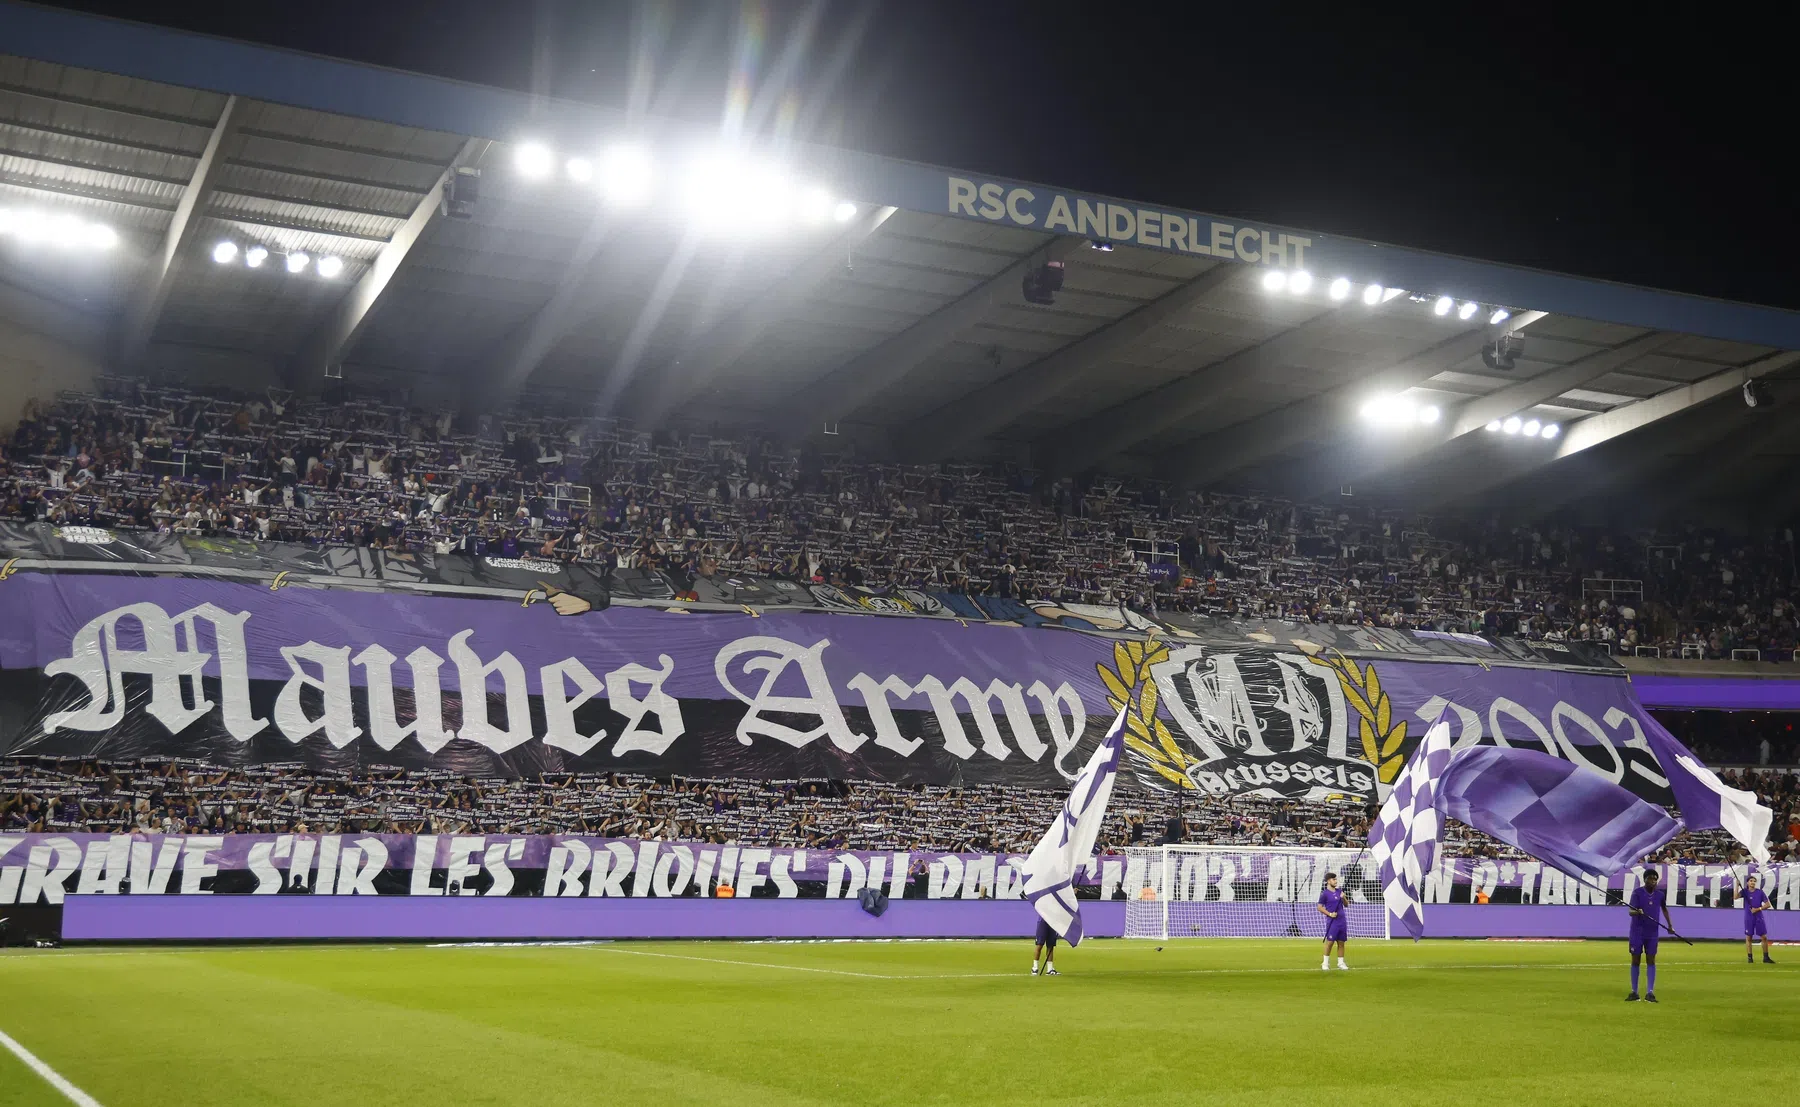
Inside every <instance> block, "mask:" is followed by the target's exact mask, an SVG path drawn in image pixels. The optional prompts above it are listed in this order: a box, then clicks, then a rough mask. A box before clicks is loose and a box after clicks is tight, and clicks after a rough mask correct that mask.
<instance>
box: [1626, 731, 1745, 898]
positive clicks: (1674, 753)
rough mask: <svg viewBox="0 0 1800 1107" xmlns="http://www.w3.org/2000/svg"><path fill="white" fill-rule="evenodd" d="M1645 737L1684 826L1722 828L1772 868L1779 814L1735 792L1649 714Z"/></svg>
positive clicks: (1742, 791) (1735, 789)
mask: <svg viewBox="0 0 1800 1107" xmlns="http://www.w3.org/2000/svg"><path fill="white" fill-rule="evenodd" d="M1644 738H1645V739H1646V740H1647V741H1648V742H1649V743H1650V751H1651V752H1652V753H1654V754H1656V761H1657V764H1659V765H1661V766H1662V771H1663V775H1664V776H1667V777H1668V778H1669V791H1671V792H1674V793H1675V802H1676V804H1677V805H1678V806H1679V807H1680V808H1681V823H1682V825H1683V826H1685V827H1687V828H1688V829H1689V830H1711V829H1713V828H1714V827H1723V828H1724V830H1725V832H1726V833H1728V834H1730V835H1731V836H1732V837H1733V838H1736V839H1737V840H1738V841H1739V842H1740V843H1742V844H1743V846H1744V848H1745V849H1747V850H1749V851H1750V855H1751V856H1752V857H1754V858H1756V859H1757V860H1758V861H1760V862H1762V863H1763V864H1765V865H1766V864H1768V863H1769V824H1770V822H1772V821H1773V820H1774V818H1775V813H1774V812H1773V811H1770V810H1769V809H1768V808H1767V807H1764V806H1763V805H1762V804H1760V803H1758V802H1757V800H1756V794H1755V793H1754V792H1746V791H1744V790H1742V789H1740V788H1733V787H1731V786H1730V785H1728V784H1726V783H1725V782H1724V781H1722V780H1720V779H1719V774H1717V773H1715V772H1713V771H1712V770H1711V769H1709V768H1707V767H1706V766H1705V765H1702V764H1701V763H1700V759H1699V758H1698V757H1695V756H1694V753H1693V751H1692V750H1690V749H1688V748H1687V747H1686V746H1684V745H1682V744H1681V742H1680V741H1679V740H1678V739H1677V738H1676V737H1675V736H1674V735H1673V734H1670V733H1669V732H1668V731H1666V730H1664V729H1663V726H1662V724H1661V723H1659V722H1657V721H1656V720H1655V719H1654V718H1651V717H1649V716H1648V715H1646V716H1645V718H1644Z"/></svg>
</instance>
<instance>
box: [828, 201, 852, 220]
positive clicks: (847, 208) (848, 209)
mask: <svg viewBox="0 0 1800 1107" xmlns="http://www.w3.org/2000/svg"><path fill="white" fill-rule="evenodd" d="M831 217H832V218H833V219H835V220H837V221H838V222H839V223H848V222H850V220H852V219H855V218H856V205H855V204H852V203H851V202H850V201H848V200H839V201H838V206H837V207H835V208H832V209H831Z"/></svg>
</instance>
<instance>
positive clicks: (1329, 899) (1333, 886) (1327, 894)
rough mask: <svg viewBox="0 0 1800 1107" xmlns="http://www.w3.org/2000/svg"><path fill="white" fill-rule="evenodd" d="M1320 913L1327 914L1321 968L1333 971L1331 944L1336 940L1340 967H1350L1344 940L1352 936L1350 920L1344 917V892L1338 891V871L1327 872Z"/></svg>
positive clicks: (1321, 893) (1320, 902)
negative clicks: (1346, 957)
mask: <svg viewBox="0 0 1800 1107" xmlns="http://www.w3.org/2000/svg"><path fill="white" fill-rule="evenodd" d="M1319 914H1321V915H1324V916H1325V959H1324V960H1323V961H1320V962H1319V968H1321V969H1323V970H1325V971H1326V972H1330V971H1331V944H1332V943H1333V942H1336V943H1337V954H1338V968H1340V969H1348V968H1349V967H1350V966H1349V965H1348V964H1346V963H1345V962H1344V942H1345V941H1346V940H1348V939H1349V937H1350V922H1349V920H1348V919H1346V918H1345V917H1344V893H1342V892H1340V891H1338V878H1337V874H1336V873H1326V874H1325V890H1324V891H1323V892H1320V893H1319Z"/></svg>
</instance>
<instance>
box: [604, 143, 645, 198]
mask: <svg viewBox="0 0 1800 1107" xmlns="http://www.w3.org/2000/svg"><path fill="white" fill-rule="evenodd" d="M599 178H600V194H601V195H602V196H605V197H606V200H607V202H608V203H612V204H618V205H620V206H622V207H630V206H634V205H637V204H641V203H643V202H644V201H646V200H648V199H649V198H650V184H651V180H652V174H651V168H650V155H649V154H647V153H645V152H644V151H643V150H642V149H641V148H639V147H636V146H612V147H609V148H608V149H607V150H606V151H605V152H604V153H602V154H601V155H600V165H599Z"/></svg>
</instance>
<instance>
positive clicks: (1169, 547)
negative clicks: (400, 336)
mask: <svg viewBox="0 0 1800 1107" xmlns="http://www.w3.org/2000/svg"><path fill="white" fill-rule="evenodd" d="M0 505H3V511H4V517H7V518H12V519H15V520H44V521H48V522H52V523H59V524H84V525H92V526H100V527H108V528H114V529H119V530H127V531H129V530H154V531H161V532H166V533H176V534H193V535H204V536H218V535H229V536H235V537H238V538H245V539H252V540H266V541H290V542H301V543H309V544H315V545H353V546H372V547H377V548H384V549H410V550H420V551H425V550H429V551H435V552H438V553H448V552H452V551H463V552H468V553H473V554H499V555H504V556H520V555H531V556H537V557H546V558H560V559H580V560H583V561H587V562H591V563H595V564H597V565H600V566H603V567H619V566H623V567H641V568H646V569H651V570H658V571H663V572H666V573H668V574H670V576H671V577H672V578H674V581H675V583H676V585H677V587H678V588H680V586H681V585H682V584H683V583H684V582H688V583H691V582H692V580H693V579H694V578H695V577H698V576H702V575H708V574H712V573H719V572H724V573H762V574H769V575H775V576H786V577H790V578H795V579H803V580H812V581H818V582H822V583H831V584H838V585H857V586H863V587H866V588H871V589H876V590H880V589H886V588H894V587H908V588H917V589H924V590H928V591H945V592H967V593H979V594H988V595H997V596H1006V597H1012V598H1016V599H1021V600H1047V601H1055V602H1080V603H1098V604H1107V605H1113V604H1122V605H1125V606H1128V607H1130V608H1133V609H1135V610H1139V611H1144V612H1147V613H1158V612H1160V613H1180V612H1188V613H1204V614H1216V615H1226V616H1241V617H1280V618H1289V619H1297V620H1311V621H1317V622H1330V623H1337V624H1356V625H1379V626H1391V627H1400V628H1409V627H1410V628H1415V629H1429V630H1440V631H1464V632H1476V633H1489V634H1518V635H1523V636H1527V637H1550V638H1568V639H1582V640H1594V641H1603V642H1607V643H1609V644H1611V645H1612V647H1613V648H1614V649H1616V650H1620V651H1625V652H1631V651H1635V650H1637V649H1638V648H1639V647H1645V646H1655V647H1658V648H1660V649H1662V650H1663V651H1664V652H1665V653H1668V654H1682V655H1685V656H1697V657H1709V658H1718V657H1731V656H1733V654H1734V651H1741V650H1754V651H1757V654H1756V656H1759V657H1762V658H1764V659H1781V660H1786V659H1788V658H1790V657H1791V655H1792V652H1793V648H1794V646H1795V644H1796V641H1797V636H1800V612H1797V610H1796V607H1795V604H1794V603H1793V602H1792V601H1791V600H1790V598H1789V597H1790V596H1792V595H1793V594H1794V589H1793V582H1794V575H1795V574H1794V553H1793V544H1792V540H1791V535H1783V536H1780V537H1764V538H1758V539H1751V540H1746V539H1741V538H1734V537H1731V536H1727V535H1724V534H1718V533H1710V532H1706V533H1703V532H1698V531H1695V532H1689V533H1684V534H1678V535H1667V534H1648V533H1646V534H1637V535H1631V536H1620V535H1613V534H1608V533H1600V532H1592V531H1588V530H1586V529H1582V528H1575V527H1553V526H1545V527H1539V528H1533V527H1528V526H1517V527H1504V526H1501V525H1499V524H1498V523H1494V522H1489V523H1486V524H1481V525H1472V524H1468V523H1465V522H1462V521H1459V520H1456V519H1450V518H1420V517H1415V516H1408V515H1406V514H1403V513H1400V512H1395V511H1386V510H1382V509H1379V508H1376V507H1372V506H1369V505H1367V504H1363V503H1360V502H1354V501H1348V500H1346V501H1344V502H1341V503H1331V504H1305V503H1291V502H1288V501H1284V500H1279V499H1272V498H1268V497H1262V496H1256V495H1233V494H1225V493H1218V492H1192V491H1186V492H1183V491H1177V490H1174V489H1171V488H1169V487H1167V486H1164V485H1160V484H1157V483H1155V482H1145V481H1133V480H1125V479H1122V478H1114V477H1106V476H1093V475H1088V476H1083V477H1079V478H1067V477H1065V478H1061V479H1056V480H1048V479H1043V478H1042V477H1041V476H1040V475H1039V474H1037V473H1035V472H1033V471H1031V470H1029V469H1025V468H1020V467H1016V466H1003V467H995V466H980V465H972V464H943V465H931V466H919V465H897V464H887V463H882V462H876V461H865V460H859V459H858V458H857V457H856V455H855V453H854V448H853V447H846V448H845V449H844V450H843V451H841V452H838V453H829V452H825V451H822V450H820V449H818V448H817V447H816V446H813V445H805V446H801V447H799V448H784V447H782V446H780V445H779V444H777V443H776V442H775V441H773V440H770V439H765V438H761V437H756V436H750V437H738V438H733V439H726V438H723V437H718V436H715V435H708V434H697V433H682V434H676V433H673V432H669V431H657V432H655V433H650V432H645V431H640V430H634V429H632V428H631V427H629V426H626V425H621V424H620V423H618V422H616V421H614V420H609V419H602V418H588V417H582V416H579V415H574V414H570V412H569V409H568V406H567V405H566V404H565V405H562V406H561V407H560V408H559V407H557V406H556V405H551V404H540V405H538V406H537V407H536V408H534V407H532V406H531V405H526V406H524V407H522V408H520V409H519V410H518V411H516V412H514V413H511V414H496V413H487V414H482V415H480V416H478V417H474V418H459V417H458V416H457V415H456V414H454V413H453V412H450V411H442V410H427V409H423V408H419V407H413V406H408V405H407V404H405V403H397V402H389V401H388V400H386V399H377V398H373V397H368V396H358V395H354V394H351V393H348V392H339V393H337V394H334V395H331V396H327V397H324V398H323V399H321V400H317V401H301V400H299V399H296V398H295V397H293V396H290V395H287V394H283V393H279V392H274V391H271V392H270V393H268V394H266V395H263V396H256V397H246V396H235V395H224V394H216V393H203V392H196V391H192V390H189V389H185V388H179V387H171V386H157V385H151V384H147V383H145V382H143V381H139V380H127V379H113V378H108V379H104V380H103V381H102V382H101V386H100V388H99V391H98V392H97V393H94V394H76V393H65V394H64V395H63V396H61V397H60V398H59V399H58V400H57V401H56V402H55V403H53V404H50V405H46V406H44V407H42V408H37V407H32V408H28V409H27V411H26V412H25V414H24V417H23V418H22V419H21V421H20V423H19V425H18V427H17V429H16V430H15V431H14V432H13V434H12V435H11V437H10V440H9V441H8V442H7V444H6V445H5V446H4V447H3V448H0ZM1742 656H1750V655H1747V654H1746V655H1742Z"/></svg>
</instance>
